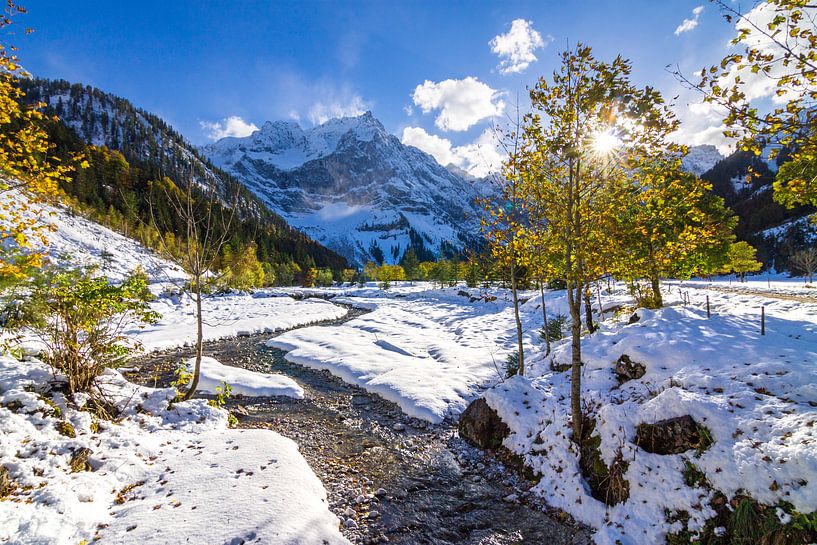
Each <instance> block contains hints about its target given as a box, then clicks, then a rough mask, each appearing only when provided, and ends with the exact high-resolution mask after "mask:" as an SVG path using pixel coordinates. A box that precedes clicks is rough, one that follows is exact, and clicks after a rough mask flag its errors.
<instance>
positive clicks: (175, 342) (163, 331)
mask: <svg viewBox="0 0 817 545" xmlns="http://www.w3.org/2000/svg"><path fill="white" fill-rule="evenodd" d="M266 295H268V294H267V293H266V292H264V291H263V290H261V291H259V292H257V293H256V294H254V295H250V294H246V293H239V294H235V293H233V294H227V295H217V296H211V297H207V298H206V299H204V301H203V303H202V312H203V315H204V321H205V324H204V339H205V340H207V341H213V340H218V339H223V338H227V337H235V336H241V335H252V334H255V333H271V332H273V331H281V330H284V329H290V328H293V327H298V326H302V325H307V324H311V323H315V322H320V321H323V320H333V319H338V318H342V317H343V316H345V315H346V313H347V312H348V311H347V309H346V308H344V307H340V306H338V305H333V304H332V303H330V302H328V301H324V300H322V299H304V300H295V299H292V298H291V297H268V296H266ZM151 308H152V309H153V310H155V311H157V312H158V313H159V314H161V315H162V319H161V320H160V321H159V323H158V324H156V325H151V326H147V327H145V328H143V329H134V330H132V331H128V332H127V333H128V334H129V335H132V336H133V337H134V338H136V339H137V340H139V341H140V342H141V343H142V346H143V348H144V349H145V350H148V351H154V350H164V349H168V348H174V347H177V346H190V345H193V344H195V342H196V312H195V310H196V309H195V304H194V302H193V300H192V299H191V298H190V297H187V296H181V297H178V296H176V297H161V298H159V299H157V300H156V301H155V302H153V303H152V304H151Z"/></svg>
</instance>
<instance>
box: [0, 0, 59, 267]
mask: <svg viewBox="0 0 817 545" xmlns="http://www.w3.org/2000/svg"><path fill="white" fill-rule="evenodd" d="M20 13H25V9H24V8H22V7H21V6H17V5H15V4H14V3H13V2H12V1H11V0H7V2H6V8H5V11H4V13H3V14H2V16H0V40H1V41H0V238H2V240H3V241H6V244H4V246H3V249H0V253H2V256H1V259H0V278H2V279H5V280H8V279H14V278H19V277H20V276H21V275H22V274H23V273H24V271H25V270H26V269H28V268H30V267H35V266H38V265H39V264H40V263H41V261H42V253H41V252H35V251H33V250H32V247H33V242H34V241H36V240H40V241H41V242H42V243H43V244H46V243H47V240H46V238H45V232H46V230H47V229H46V228H45V225H44V223H43V222H42V221H41V215H42V210H41V209H40V208H39V206H38V205H40V204H42V203H43V202H45V201H46V200H48V199H51V198H54V197H55V196H56V195H57V194H58V188H59V186H58V182H59V181H60V179H62V178H63V177H64V176H65V175H66V174H67V173H68V172H70V171H71V170H72V169H73V167H72V166H70V165H65V164H61V163H60V161H59V159H58V158H57V157H56V156H54V155H53V154H52V153H50V152H51V151H52V148H53V144H51V143H50V142H49V140H48V135H47V133H46V132H45V130H44V129H43V127H42V122H43V121H44V120H45V118H46V116H45V114H43V113H42V111H41V108H42V106H43V105H42V104H38V105H36V107H29V106H25V105H24V104H23V102H22V99H23V96H24V94H23V92H22V91H20V89H19V87H18V86H17V85H16V80H17V79H18V78H23V77H28V75H27V74H26V72H25V71H24V70H23V69H22V67H21V66H20V62H19V60H18V58H17V55H16V49H15V48H14V47H13V46H11V45H10V44H8V43H7V41H6V39H7V37H8V36H9V35H11V28H10V27H11V25H12V18H13V16H14V15H17V14H20ZM16 192H19V193H24V194H25V197H24V198H22V199H20V198H18V197H17V195H13V193H16ZM9 241H11V242H13V243H12V244H8V242H9Z"/></svg>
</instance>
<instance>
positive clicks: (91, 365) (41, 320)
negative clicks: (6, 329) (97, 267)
mask: <svg viewBox="0 0 817 545" xmlns="http://www.w3.org/2000/svg"><path fill="white" fill-rule="evenodd" d="M152 297H153V296H152V294H151V293H150V291H149V290H148V288H147V277H146V276H145V275H144V274H133V275H131V276H130V277H128V278H127V279H126V280H125V281H124V282H122V283H121V284H118V285H116V284H110V283H108V280H107V279H106V278H104V277H94V276H93V275H92V271H90V272H89V271H84V270H81V269H59V268H54V267H49V268H46V269H43V270H42V271H41V272H38V273H37V274H36V275H35V276H34V277H32V279H31V282H30V285H29V286H28V293H27V296H26V297H25V298H24V299H23V304H22V305H21V307H20V312H18V313H16V314H15V315H14V316H13V317H12V318H10V320H9V324H7V325H8V326H10V327H11V328H12V329H16V330H26V331H28V332H31V333H33V334H34V335H35V336H37V337H38V338H39V339H40V340H41V341H42V342H43V344H44V345H45V347H46V354H45V357H44V360H45V361H46V363H48V364H49V365H50V366H51V367H52V368H53V370H54V371H55V373H61V374H63V375H65V377H66V380H67V387H68V391H69V392H70V393H71V394H73V393H76V392H91V391H92V387H93V386H94V384H95V381H96V378H97V377H98V376H99V375H100V374H101V373H102V371H103V370H104V369H105V368H106V367H116V366H118V365H119V364H120V363H122V362H123V360H124V359H125V358H126V357H127V356H128V354H129V353H130V352H131V350H133V348H135V343H133V342H132V341H130V340H129V339H128V338H127V337H126V336H125V335H124V334H123V332H124V330H125V328H126V327H128V326H130V325H133V324H148V323H154V322H156V321H157V320H158V319H159V315H158V314H157V313H156V312H153V311H151V310H150V307H149V305H148V302H149V301H150V300H151V299H152Z"/></svg>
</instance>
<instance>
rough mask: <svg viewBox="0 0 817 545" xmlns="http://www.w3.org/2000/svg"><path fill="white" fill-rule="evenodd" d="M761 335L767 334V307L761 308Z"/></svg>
mask: <svg viewBox="0 0 817 545" xmlns="http://www.w3.org/2000/svg"><path fill="white" fill-rule="evenodd" d="M760 334H761V335H765V334H766V307H765V306H762V307H760Z"/></svg>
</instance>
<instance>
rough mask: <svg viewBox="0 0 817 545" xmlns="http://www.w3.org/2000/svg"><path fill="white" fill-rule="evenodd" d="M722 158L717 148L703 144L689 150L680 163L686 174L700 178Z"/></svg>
mask: <svg viewBox="0 0 817 545" xmlns="http://www.w3.org/2000/svg"><path fill="white" fill-rule="evenodd" d="M723 158H724V157H723V155H721V152H719V151H718V148H716V147H715V146H713V145H711V144H704V145H701V146H692V147H691V148H689V153H688V154H687V155H686V157H684V159H683V160H682V161H681V164H682V165H683V168H684V170H686V171H687V172H691V173H692V174H694V175H696V176H700V175H701V174H703V173H704V172H706V171H708V170H709V169H711V168H712V167H714V166H715V164H716V163H717V162H718V161H720V160H721V159H723Z"/></svg>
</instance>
